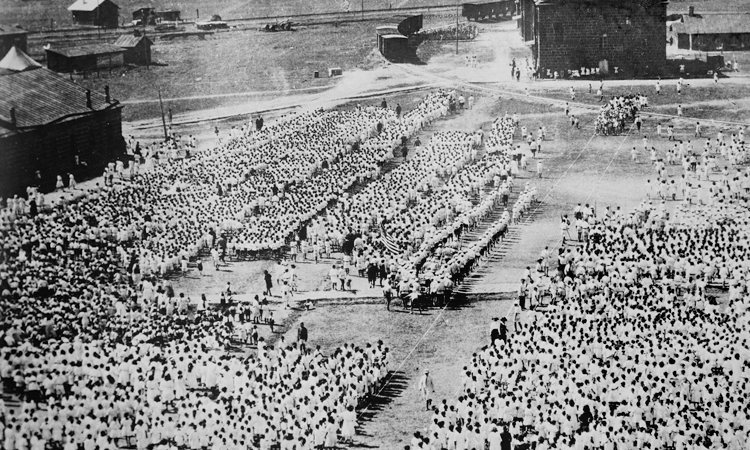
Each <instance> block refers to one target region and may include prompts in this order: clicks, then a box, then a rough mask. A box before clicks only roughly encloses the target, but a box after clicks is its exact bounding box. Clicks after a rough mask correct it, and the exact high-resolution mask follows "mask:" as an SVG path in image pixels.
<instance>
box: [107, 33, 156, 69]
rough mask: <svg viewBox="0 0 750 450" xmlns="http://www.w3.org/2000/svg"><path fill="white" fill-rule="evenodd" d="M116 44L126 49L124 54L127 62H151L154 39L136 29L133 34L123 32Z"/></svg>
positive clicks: (144, 63) (141, 63)
mask: <svg viewBox="0 0 750 450" xmlns="http://www.w3.org/2000/svg"><path fill="white" fill-rule="evenodd" d="M114 45H116V46H118V47H121V48H122V49H124V50H125V53H124V54H123V58H124V62H125V64H137V65H149V64H151V46H152V45H154V43H153V41H151V39H149V38H148V37H146V36H144V35H142V34H141V33H140V31H138V30H135V31H134V32H133V34H123V35H122V36H120V37H118V38H117V40H116V41H115V43H114Z"/></svg>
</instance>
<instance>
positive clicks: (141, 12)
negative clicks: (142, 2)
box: [133, 7, 156, 25]
mask: <svg viewBox="0 0 750 450" xmlns="http://www.w3.org/2000/svg"><path fill="white" fill-rule="evenodd" d="M136 21H138V22H140V24H142V25H153V24H154V23H155V22H156V14H155V8H150V7H143V8H138V9H136V10H135V11H133V22H136Z"/></svg>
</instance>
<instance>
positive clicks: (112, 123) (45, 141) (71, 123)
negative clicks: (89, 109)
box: [0, 108, 125, 197]
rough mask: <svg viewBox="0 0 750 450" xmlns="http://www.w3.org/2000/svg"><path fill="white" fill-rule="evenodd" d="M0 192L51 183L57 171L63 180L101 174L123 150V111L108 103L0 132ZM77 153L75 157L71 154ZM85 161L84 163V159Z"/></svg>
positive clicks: (50, 187)
mask: <svg viewBox="0 0 750 450" xmlns="http://www.w3.org/2000/svg"><path fill="white" fill-rule="evenodd" d="M0 148H2V149H3V151H2V152H0V195H1V196H6V197H7V196H9V195H13V194H18V193H23V192H24V191H25V189H26V186H28V185H29V184H35V183H36V171H37V170H39V171H40V174H41V177H42V181H43V183H42V188H43V189H45V190H51V189H53V188H54V185H55V179H56V177H57V175H62V176H63V179H64V180H65V181H66V183H67V174H68V173H72V174H74V176H75V177H76V179H77V180H83V179H86V178H90V177H91V176H97V175H101V173H102V171H103V169H104V166H106V164H107V163H108V162H110V161H112V160H114V159H116V158H117V157H118V156H121V155H122V154H124V152H125V141H124V139H123V137H122V111H121V108H113V109H110V110H107V111H97V112H94V113H92V114H89V115H86V116H83V117H80V118H76V119H73V120H68V121H65V122H62V123H57V124H53V125H47V126H44V127H39V128H36V129H34V130H30V131H25V132H20V133H15V134H11V135H9V136H6V137H0ZM76 157H77V158H76ZM84 163H85V164H84Z"/></svg>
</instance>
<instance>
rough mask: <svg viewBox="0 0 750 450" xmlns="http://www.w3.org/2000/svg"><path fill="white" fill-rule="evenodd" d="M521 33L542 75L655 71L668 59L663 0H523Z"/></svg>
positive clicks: (633, 74)
mask: <svg viewBox="0 0 750 450" xmlns="http://www.w3.org/2000/svg"><path fill="white" fill-rule="evenodd" d="M520 9H521V34H522V36H523V37H524V39H526V40H531V41H533V44H532V50H533V54H534V59H535V62H536V68H537V70H538V71H539V73H540V76H542V77H544V76H546V75H547V74H548V73H551V72H558V73H562V74H566V73H568V72H569V71H574V70H580V69H582V68H587V69H592V68H593V69H599V73H601V74H615V73H616V74H618V75H620V76H627V77H645V76H656V75H660V74H662V73H663V71H664V70H665V66H666V62H667V37H666V36H667V28H666V16H667V2H666V1H664V0H523V1H522V4H521V8H520Z"/></svg>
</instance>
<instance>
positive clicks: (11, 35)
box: [0, 25, 29, 57]
mask: <svg viewBox="0 0 750 450" xmlns="http://www.w3.org/2000/svg"><path fill="white" fill-rule="evenodd" d="M28 35H29V33H28V31H26V30H24V29H22V28H18V27H9V26H5V25H0V57H2V56H5V55H6V54H7V53H8V51H9V50H10V49H11V48H12V47H13V46H16V48H18V49H19V50H21V51H22V52H27V51H28V46H27V45H28V44H27V39H28Z"/></svg>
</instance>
